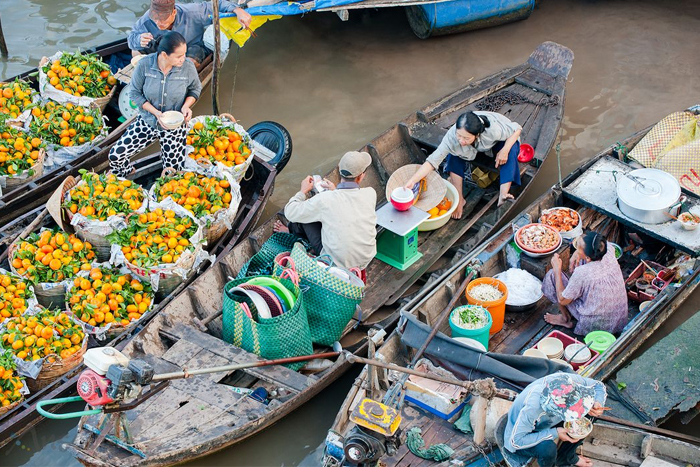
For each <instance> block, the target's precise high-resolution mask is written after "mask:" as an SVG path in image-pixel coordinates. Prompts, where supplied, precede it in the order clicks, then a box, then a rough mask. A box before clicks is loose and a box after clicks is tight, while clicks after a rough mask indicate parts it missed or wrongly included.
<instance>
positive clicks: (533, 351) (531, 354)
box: [523, 348, 547, 359]
mask: <svg viewBox="0 0 700 467" xmlns="http://www.w3.org/2000/svg"><path fill="white" fill-rule="evenodd" d="M523 356H524V357H537V358H544V359H546V358H547V354H545V353H544V352H542V351H541V350H537V349H535V348H532V349H527V350H526V351H525V352H523Z"/></svg>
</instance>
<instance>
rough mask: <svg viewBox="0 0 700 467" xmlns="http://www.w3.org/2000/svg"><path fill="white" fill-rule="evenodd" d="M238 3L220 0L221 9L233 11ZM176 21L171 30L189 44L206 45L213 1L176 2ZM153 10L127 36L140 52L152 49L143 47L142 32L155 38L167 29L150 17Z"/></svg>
mask: <svg viewBox="0 0 700 467" xmlns="http://www.w3.org/2000/svg"><path fill="white" fill-rule="evenodd" d="M236 8H238V5H237V4H235V3H232V2H229V1H226V0H219V11H221V12H226V13H232V12H233V11H234V10H235V9H236ZM175 10H177V14H176V16H175V22H174V23H173V26H172V28H170V30H171V31H175V32H179V33H180V34H182V36H183V37H184V38H185V41H186V42H187V45H188V46H190V45H201V46H203V45H204V42H203V37H204V30H205V29H206V28H207V26H209V25H210V24H212V19H211V18H210V16H211V15H212V14H213V10H212V7H211V2H209V1H204V2H202V3H185V4H182V5H179V4H176V5H175ZM150 12H151V10H148V11H147V12H146V13H145V14H144V15H143V16H142V17H141V18H139V20H138V21H136V24H134V27H133V28H132V29H131V31H130V32H129V35H128V36H127V41H128V43H129V48H130V49H131V50H137V51H139V52H145V53H150V52H152V50H147V49H146V48H144V47H141V40H140V36H141V34H144V33H147V32H150V33H151V35H153V38H154V39H155V38H156V37H158V36H160V35H161V34H163V33H165V32H166V31H162V30H160V29H158V26H156V23H154V22H153V20H152V19H151V17H150Z"/></svg>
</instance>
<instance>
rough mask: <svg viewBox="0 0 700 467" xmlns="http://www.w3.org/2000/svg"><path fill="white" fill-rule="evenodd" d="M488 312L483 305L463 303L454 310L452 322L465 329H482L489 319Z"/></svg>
mask: <svg viewBox="0 0 700 467" xmlns="http://www.w3.org/2000/svg"><path fill="white" fill-rule="evenodd" d="M487 313H488V311H487V310H486V308H484V307H482V306H479V305H463V306H460V307H458V308H455V309H454V310H453V313H452V322H453V323H454V324H456V325H457V326H459V327H462V328H464V329H480V328H483V327H484V326H486V324H487V323H488V321H489V319H488V316H487Z"/></svg>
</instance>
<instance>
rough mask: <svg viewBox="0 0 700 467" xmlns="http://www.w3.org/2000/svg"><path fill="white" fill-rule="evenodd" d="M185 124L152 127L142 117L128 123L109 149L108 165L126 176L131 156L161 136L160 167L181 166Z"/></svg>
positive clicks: (128, 173)
mask: <svg viewBox="0 0 700 467" xmlns="http://www.w3.org/2000/svg"><path fill="white" fill-rule="evenodd" d="M186 137H187V127H186V126H182V127H180V128H177V129H175V130H164V129H162V128H153V127H152V126H150V125H149V124H148V123H146V122H144V121H143V119H141V117H137V118H136V121H134V123H132V124H131V125H129V127H128V128H127V129H126V132H125V133H124V134H123V135H122V137H121V138H119V141H117V143H116V144H115V145H114V146H112V149H110V150H109V169H110V170H111V171H112V173H113V174H114V175H116V176H118V177H126V176H127V175H130V174H131V172H133V170H134V167H133V166H132V165H131V157H132V156H134V155H136V154H138V153H139V152H141V151H143V150H144V149H145V148H146V147H147V146H148V145H150V144H151V143H153V142H154V141H155V140H156V139H158V140H160V147H161V157H162V158H163V168H166V167H172V168H173V169H175V170H180V169H181V168H182V164H183V163H184V162H185V139H186Z"/></svg>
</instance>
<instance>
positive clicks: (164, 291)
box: [124, 255, 195, 300]
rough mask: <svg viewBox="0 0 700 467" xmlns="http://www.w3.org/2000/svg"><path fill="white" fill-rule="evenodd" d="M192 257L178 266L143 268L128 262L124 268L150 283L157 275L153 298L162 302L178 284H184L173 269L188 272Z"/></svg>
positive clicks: (192, 262)
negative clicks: (156, 286)
mask: <svg viewBox="0 0 700 467" xmlns="http://www.w3.org/2000/svg"><path fill="white" fill-rule="evenodd" d="M194 259H195V258H194V255H193V256H192V258H191V260H188V261H186V262H182V263H180V264H177V265H175V264H172V265H169V267H158V268H143V267H140V266H136V265H135V264H132V263H130V262H129V261H126V260H125V261H124V264H125V265H126V267H127V268H128V269H129V271H131V272H132V273H134V274H135V275H137V276H139V277H142V278H144V279H145V280H148V281H150V280H151V276H152V275H155V274H157V275H158V276H159V277H158V290H156V291H155V296H156V298H157V299H159V300H162V299H163V298H165V297H167V296H168V295H170V293H172V291H173V290H175V289H176V288H177V287H178V286H179V285H180V284H182V283H183V282H184V279H183V278H182V276H180V275H178V274H176V273H175V269H185V270H187V271H188V272H189V271H190V270H191V269H192V267H193V265H194Z"/></svg>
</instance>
